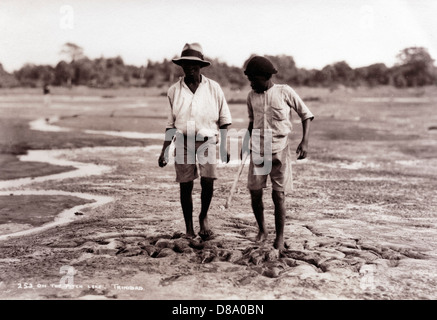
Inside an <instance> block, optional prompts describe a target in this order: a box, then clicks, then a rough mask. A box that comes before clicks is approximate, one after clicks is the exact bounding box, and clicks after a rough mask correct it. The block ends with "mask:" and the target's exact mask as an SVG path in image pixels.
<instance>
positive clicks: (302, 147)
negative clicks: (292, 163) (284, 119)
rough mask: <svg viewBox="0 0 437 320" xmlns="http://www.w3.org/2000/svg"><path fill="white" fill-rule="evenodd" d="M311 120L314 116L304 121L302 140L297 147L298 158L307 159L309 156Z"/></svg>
mask: <svg viewBox="0 0 437 320" xmlns="http://www.w3.org/2000/svg"><path fill="white" fill-rule="evenodd" d="M311 120H312V118H308V119H305V120H304V121H302V141H301V142H300V144H299V146H298V147H297V149H296V153H297V155H298V156H297V159H298V160H300V159H305V158H306V157H307V153H308V140H309V135H310V123H311Z"/></svg>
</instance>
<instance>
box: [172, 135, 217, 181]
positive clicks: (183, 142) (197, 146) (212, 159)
mask: <svg viewBox="0 0 437 320" xmlns="http://www.w3.org/2000/svg"><path fill="white" fill-rule="evenodd" d="M216 149H217V143H216V139H208V138H205V139H204V141H195V143H194V149H193V144H189V143H187V137H186V136H183V135H180V134H177V135H176V140H175V170H176V182H179V183H183V182H190V181H193V180H195V179H197V178H198V177H199V173H198V170H197V166H199V171H200V176H201V177H205V178H211V179H217V158H216V154H217V152H216ZM182 150H183V151H182Z"/></svg>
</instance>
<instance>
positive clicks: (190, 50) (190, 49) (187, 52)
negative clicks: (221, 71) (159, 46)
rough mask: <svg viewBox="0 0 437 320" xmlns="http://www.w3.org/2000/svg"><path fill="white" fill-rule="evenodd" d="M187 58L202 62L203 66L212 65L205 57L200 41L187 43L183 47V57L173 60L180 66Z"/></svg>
mask: <svg viewBox="0 0 437 320" xmlns="http://www.w3.org/2000/svg"><path fill="white" fill-rule="evenodd" d="M187 60H189V61H198V62H200V64H201V67H202V68H203V67H207V66H209V65H211V62H209V61H205V60H204V59H203V50H202V47H201V46H200V44H198V43H186V44H185V46H184V48H183V49H182V53H181V57H180V58H177V59H173V60H172V61H173V63H176V64H177V65H179V66H180V65H181V62H183V61H187Z"/></svg>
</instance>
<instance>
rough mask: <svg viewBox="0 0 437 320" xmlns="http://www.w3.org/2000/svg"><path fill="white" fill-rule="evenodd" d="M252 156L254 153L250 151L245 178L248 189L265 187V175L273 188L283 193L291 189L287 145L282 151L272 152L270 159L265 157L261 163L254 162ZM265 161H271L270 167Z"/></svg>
mask: <svg viewBox="0 0 437 320" xmlns="http://www.w3.org/2000/svg"><path fill="white" fill-rule="evenodd" d="M253 157H254V155H253V153H251V156H250V165H249V173H248V179H247V188H248V189H249V190H260V189H263V188H266V187H267V177H268V176H270V181H271V183H272V189H273V190H276V191H282V192H285V193H290V192H291V191H292V189H293V175H292V166H291V155H290V153H289V149H288V146H287V147H286V148H285V149H283V150H282V151H280V152H277V153H274V154H272V156H271V159H268V158H267V157H265V158H264V162H263V163H261V164H256V163H254V159H253ZM255 157H256V155H255ZM267 161H271V168H269V167H270V166H269V165H268V164H267V163H266V162H267Z"/></svg>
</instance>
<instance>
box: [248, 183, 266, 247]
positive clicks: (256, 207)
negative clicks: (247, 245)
mask: <svg viewBox="0 0 437 320" xmlns="http://www.w3.org/2000/svg"><path fill="white" fill-rule="evenodd" d="M250 196H251V200H252V210H253V213H254V214H255V219H256V222H257V224H258V229H259V231H258V235H257V236H256V238H255V241H257V242H258V241H265V240H267V236H268V232H267V229H266V226H265V222H264V205H263V189H260V190H250Z"/></svg>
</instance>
